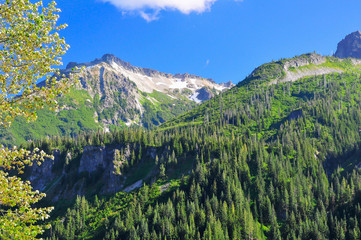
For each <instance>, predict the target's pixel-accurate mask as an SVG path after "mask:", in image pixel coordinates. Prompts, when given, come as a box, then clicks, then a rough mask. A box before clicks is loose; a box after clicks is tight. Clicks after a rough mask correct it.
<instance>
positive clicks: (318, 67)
mask: <svg viewBox="0 0 361 240" xmlns="http://www.w3.org/2000/svg"><path fill="white" fill-rule="evenodd" d="M360 71H361V60H359V59H354V58H350V59H340V58H336V57H326V56H321V55H319V54H315V53H308V54H303V55H301V56H296V57H294V58H290V59H281V60H279V61H273V62H270V63H265V64H263V65H261V66H259V67H257V68H256V69H255V70H254V71H253V72H252V73H251V74H250V75H249V76H248V77H246V78H245V79H244V80H243V81H241V82H239V83H238V84H237V87H235V88H232V89H231V90H229V91H227V92H225V93H224V94H222V96H226V97H224V98H227V99H228V98H229V96H230V95H232V92H236V91H237V89H238V88H240V87H242V88H243V89H244V87H245V86H247V88H249V89H250V88H257V87H258V86H269V88H271V87H272V86H273V85H279V84H282V83H293V82H297V81H299V80H300V79H307V78H314V79H317V78H320V77H321V76H324V75H329V74H334V75H335V76H339V75H340V74H345V73H350V72H351V73H360ZM222 96H217V97H215V98H213V99H212V100H210V101H209V102H207V103H205V104H202V105H200V106H198V107H196V108H194V109H192V110H191V111H189V112H188V113H186V114H183V115H181V116H179V117H176V118H174V119H172V120H171V121H168V122H166V123H164V124H162V125H161V128H162V127H163V128H169V127H171V126H178V124H179V123H182V125H186V122H187V123H188V124H194V123H198V124H200V125H202V124H206V123H207V122H208V123H209V121H215V122H217V121H219V119H221V118H222V114H224V106H223V104H224V103H223V97H222ZM255 99H257V98H256V97H255ZM247 101H248V100H247ZM253 101H254V100H253ZM236 102H237V103H238V104H240V100H239V99H237V100H234V103H233V104H235V103H236ZM244 104H245V103H244ZM241 105H242V104H241ZM209 106H212V109H220V111H213V110H212V111H211V110H210V109H209ZM222 106H223V107H222ZM243 107H244V105H243Z"/></svg>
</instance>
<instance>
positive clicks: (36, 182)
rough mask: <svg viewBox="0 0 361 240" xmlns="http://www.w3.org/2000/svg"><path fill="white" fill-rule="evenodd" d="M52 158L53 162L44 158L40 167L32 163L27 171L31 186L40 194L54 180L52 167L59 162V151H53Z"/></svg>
mask: <svg viewBox="0 0 361 240" xmlns="http://www.w3.org/2000/svg"><path fill="white" fill-rule="evenodd" d="M53 156H54V160H52V159H50V158H46V159H45V160H44V162H43V163H42V164H41V165H38V164H36V163H34V164H33V166H32V167H31V168H30V169H29V172H30V177H29V181H30V182H31V185H32V186H33V187H34V188H35V189H37V190H39V191H41V192H42V191H44V189H45V188H46V186H47V185H48V184H49V183H50V182H51V181H53V179H54V173H53V166H54V165H55V163H56V162H58V161H59V160H60V151H59V150H54V151H53Z"/></svg>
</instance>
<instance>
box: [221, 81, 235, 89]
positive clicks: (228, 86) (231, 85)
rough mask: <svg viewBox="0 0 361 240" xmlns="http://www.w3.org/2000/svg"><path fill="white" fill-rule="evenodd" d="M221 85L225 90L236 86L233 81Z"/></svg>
mask: <svg viewBox="0 0 361 240" xmlns="http://www.w3.org/2000/svg"><path fill="white" fill-rule="evenodd" d="M219 85H221V86H222V87H225V88H232V87H234V86H235V85H234V84H233V83H232V81H229V82H226V83H220V84H219Z"/></svg>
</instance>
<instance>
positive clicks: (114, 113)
mask: <svg viewBox="0 0 361 240" xmlns="http://www.w3.org/2000/svg"><path fill="white" fill-rule="evenodd" d="M76 66H78V67H81V66H84V67H85V71H84V72H83V73H82V75H81V77H80V81H79V84H77V85H76V86H75V87H74V89H72V90H71V92H70V93H69V94H66V95H65V96H62V97H60V98H59V103H60V104H61V105H62V106H63V110H61V111H60V112H58V113H54V112H50V111H47V110H41V111H39V112H38V120H37V121H36V122H34V123H30V124H24V120H22V119H17V120H16V121H15V122H14V123H13V125H12V127H11V128H10V129H5V130H2V132H0V139H1V140H0V141H1V142H2V143H5V144H14V143H16V144H19V143H21V142H24V141H25V140H32V139H39V138H41V137H45V136H52V135H74V134H78V133H80V132H83V131H89V130H96V129H103V130H105V131H110V130H111V129H114V128H115V127H125V126H131V125H137V126H142V127H145V128H152V127H153V126H157V125H159V124H161V123H163V122H165V121H167V120H170V119H171V118H173V117H175V116H178V115H180V114H182V113H184V112H186V111H188V110H190V109H192V108H193V107H195V106H196V105H197V104H198V103H201V102H203V101H206V100H208V99H210V98H211V97H214V96H215V95H217V94H219V93H220V92H222V91H224V90H227V89H229V88H231V87H233V86H234V85H233V84H232V83H231V82H229V83H226V84H223V85H221V84H217V83H215V82H214V81H213V80H211V79H206V78H202V77H198V76H195V75H190V74H175V75H172V74H168V73H162V72H159V71H156V70H153V69H148V68H140V67H134V66H132V65H131V64H130V63H127V62H125V61H123V60H121V59H119V58H117V57H115V56H114V55H111V54H105V55H104V56H103V57H102V58H100V59H95V60H94V61H92V62H89V63H74V62H72V63H69V64H68V66H67V67H66V69H64V70H62V73H64V74H69V73H70V72H72V70H73V68H74V67H76Z"/></svg>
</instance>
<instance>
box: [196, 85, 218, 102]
mask: <svg viewBox="0 0 361 240" xmlns="http://www.w3.org/2000/svg"><path fill="white" fill-rule="evenodd" d="M197 93H198V96H197V98H198V99H199V100H200V101H202V102H203V101H206V100H209V99H211V98H213V97H214V95H215V94H214V93H213V92H212V91H211V90H210V89H209V88H206V87H204V88H201V89H199V90H197Z"/></svg>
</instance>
